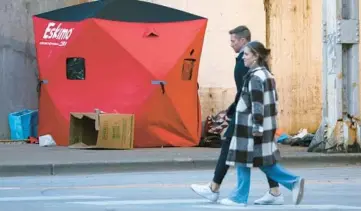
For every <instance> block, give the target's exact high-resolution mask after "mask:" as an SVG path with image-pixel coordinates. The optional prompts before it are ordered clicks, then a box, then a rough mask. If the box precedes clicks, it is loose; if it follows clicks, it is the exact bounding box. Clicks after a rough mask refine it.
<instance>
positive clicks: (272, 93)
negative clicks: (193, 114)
mask: <svg viewBox="0 0 361 211" xmlns="http://www.w3.org/2000/svg"><path fill="white" fill-rule="evenodd" d="M277 105H278V96H277V91H276V83H275V80H274V78H273V75H272V74H271V73H270V72H269V71H268V70H267V69H266V68H265V67H258V68H255V69H251V70H249V71H248V73H247V74H246V75H245V76H244V85H243V88H242V93H241V97H240V99H239V101H238V104H237V108H236V120H235V121H236V126H235V130H234V134H233V137H232V140H231V144H230V148H229V152H228V156H227V161H226V163H227V165H232V166H233V165H235V164H238V165H242V166H246V167H260V166H267V165H272V164H275V163H276V162H277V161H278V160H279V158H280V152H279V150H278V149H277V145H276V142H275V133H276V129H277V119H276V118H277Z"/></svg>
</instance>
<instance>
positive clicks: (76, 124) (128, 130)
mask: <svg viewBox="0 0 361 211" xmlns="http://www.w3.org/2000/svg"><path fill="white" fill-rule="evenodd" d="M133 142H134V115H133V114H115V113H71V114H70V137H69V148H79V149H94V148H96V149H99V148H100V149H132V148H133Z"/></svg>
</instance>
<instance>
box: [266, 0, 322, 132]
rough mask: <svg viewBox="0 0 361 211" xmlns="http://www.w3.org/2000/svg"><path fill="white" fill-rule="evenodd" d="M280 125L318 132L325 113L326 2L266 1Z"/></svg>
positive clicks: (311, 0) (290, 128)
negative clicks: (323, 38)
mask: <svg viewBox="0 0 361 211" xmlns="http://www.w3.org/2000/svg"><path fill="white" fill-rule="evenodd" d="M265 3H266V5H265V6H266V8H267V17H269V21H268V23H267V24H268V25H267V27H268V30H267V31H269V34H268V36H267V43H268V44H269V47H270V48H271V51H272V55H271V56H272V60H271V68H272V71H273V72H274V74H275V77H276V79H277V84H278V90H279V96H280V127H281V128H283V129H285V130H286V131H287V132H289V133H296V132H297V131H298V130H299V129H300V128H307V129H308V130H309V131H311V132H315V131H316V130H317V128H318V126H319V124H320V121H321V115H322V113H321V112H322V93H321V92H322V84H321V83H322V27H321V26H322V25H321V24H322V1H320V0H297V1H294V0H266V1H265Z"/></svg>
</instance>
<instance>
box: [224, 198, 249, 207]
mask: <svg viewBox="0 0 361 211" xmlns="http://www.w3.org/2000/svg"><path fill="white" fill-rule="evenodd" d="M219 203H220V204H222V205H226V206H241V207H245V206H247V205H246V204H245V203H237V202H234V201H232V200H231V199H228V198H226V199H222V200H221V201H220V202H219Z"/></svg>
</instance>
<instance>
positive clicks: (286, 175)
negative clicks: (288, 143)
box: [230, 164, 299, 204]
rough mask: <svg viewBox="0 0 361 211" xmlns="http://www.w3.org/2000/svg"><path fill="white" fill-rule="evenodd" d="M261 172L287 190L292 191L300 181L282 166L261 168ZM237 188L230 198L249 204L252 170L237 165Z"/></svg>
mask: <svg viewBox="0 0 361 211" xmlns="http://www.w3.org/2000/svg"><path fill="white" fill-rule="evenodd" d="M260 169H261V171H263V173H265V174H266V175H267V176H268V177H269V178H271V179H273V180H274V181H276V182H278V183H280V184H281V185H283V186H284V187H285V188H287V189H289V190H292V188H293V185H294V183H295V182H296V181H297V180H298V179H299V177H298V176H295V175H293V174H291V173H290V172H288V171H287V170H286V169H285V168H283V167H282V166H281V165H280V164H274V165H271V166H263V167H260ZM236 170H237V187H236V188H235V190H234V191H233V193H232V194H231V196H230V199H231V200H232V201H234V202H237V203H245V204H246V203H247V202H248V196H249V190H250V187H251V168H248V167H245V166H241V165H237V166H236Z"/></svg>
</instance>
